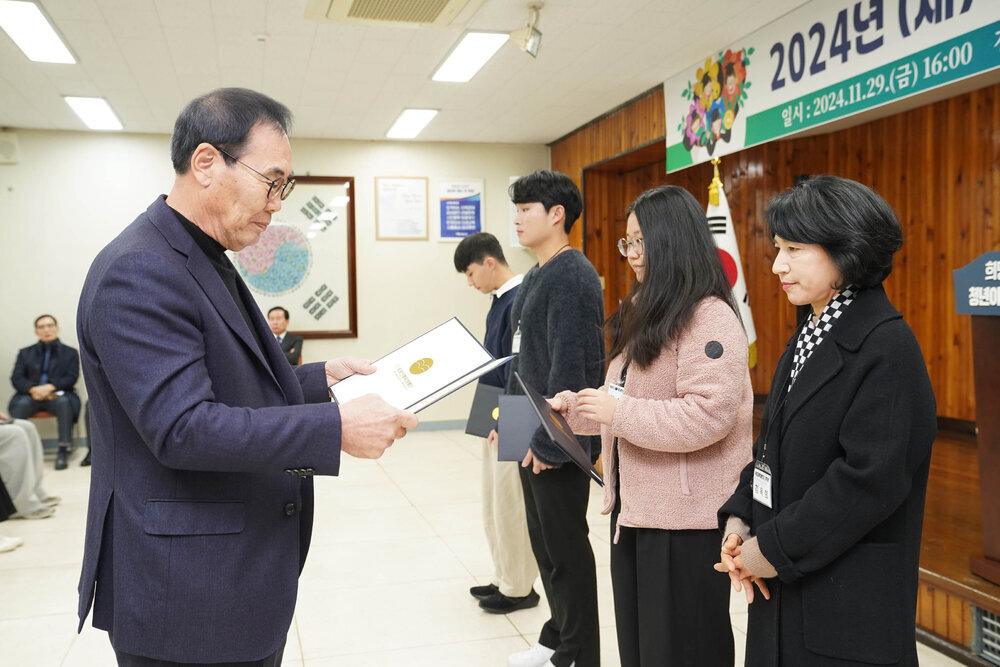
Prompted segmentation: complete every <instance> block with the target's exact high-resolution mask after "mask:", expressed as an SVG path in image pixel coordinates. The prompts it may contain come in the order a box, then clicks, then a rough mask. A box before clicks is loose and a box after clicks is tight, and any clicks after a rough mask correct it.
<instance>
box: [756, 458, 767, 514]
mask: <svg viewBox="0 0 1000 667" xmlns="http://www.w3.org/2000/svg"><path fill="white" fill-rule="evenodd" d="M753 499H754V500H756V501H757V502H758V503H760V504H761V505H763V506H764V507H771V468H770V467H769V466H768V465H767V464H766V463H764V462H763V461H761V460H759V459H758V460H756V461H754V463H753Z"/></svg>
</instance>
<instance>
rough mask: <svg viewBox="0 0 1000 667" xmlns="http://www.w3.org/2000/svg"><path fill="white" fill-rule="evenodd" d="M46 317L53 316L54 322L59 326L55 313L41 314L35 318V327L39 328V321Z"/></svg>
mask: <svg viewBox="0 0 1000 667" xmlns="http://www.w3.org/2000/svg"><path fill="white" fill-rule="evenodd" d="M46 317H51V318H52V322H53V323H55V325H56V326H59V322H58V321H56V318H55V315H39V316H38V317H36V318H35V328H36V329H37V328H38V323H39V322H41V321H42V320H44V319H45V318H46Z"/></svg>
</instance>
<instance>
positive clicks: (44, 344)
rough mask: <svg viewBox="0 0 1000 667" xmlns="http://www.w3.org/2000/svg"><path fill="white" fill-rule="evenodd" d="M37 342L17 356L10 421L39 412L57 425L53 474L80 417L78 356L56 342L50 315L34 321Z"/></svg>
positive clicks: (62, 462) (62, 464) (62, 465)
mask: <svg viewBox="0 0 1000 667" xmlns="http://www.w3.org/2000/svg"><path fill="white" fill-rule="evenodd" d="M35 335H37V336H38V342H37V343H35V344H34V345H29V346H28V347H26V348H24V349H22V350H21V351H19V352H18V353H17V361H16V362H15V363H14V371H13V372H12V373H11V375H10V381H11V384H13V385H14V389H16V390H17V393H16V394H14V396H13V398H11V399H10V405H9V406H8V409H9V411H10V414H11V416H12V417H15V418H17V419H27V418H29V417H31V416H32V415H34V414H37V413H39V412H41V411H43V410H45V411H47V412H51V413H52V414H54V415H55V416H56V421H57V422H58V423H59V451H58V453H57V454H56V466H55V467H56V470H62V469H64V468H65V467H66V454H67V452H68V448H69V446H70V444H71V442H72V440H73V424H74V423H76V419H77V417H78V416H79V415H80V397H79V396H77V395H76V389H75V387H76V381H77V379H79V377H80V355H79V354H78V353H77V351H76V350H75V349H73V348H72V347H70V346H69V345H66V344H64V343H63V342H61V341H60V340H59V324H58V323H57V322H56V318H54V317H53V316H52V315H39V316H38V317H37V318H35Z"/></svg>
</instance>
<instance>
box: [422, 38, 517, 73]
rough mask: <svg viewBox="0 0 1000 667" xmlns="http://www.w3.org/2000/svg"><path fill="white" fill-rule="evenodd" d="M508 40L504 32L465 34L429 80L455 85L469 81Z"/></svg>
mask: <svg viewBox="0 0 1000 667" xmlns="http://www.w3.org/2000/svg"><path fill="white" fill-rule="evenodd" d="M508 39H510V35H509V34H508V33H506V32H467V33H465V36H464V37H463V38H462V41H460V42H459V43H458V45H457V46H456V47H455V48H454V49H452V50H451V53H449V54H448V57H447V58H445V60H444V62H443V63H441V66H440V67H438V68H437V71H436V72H434V75H433V76H431V78H432V79H433V80H435V81H451V82H455V83H465V82H466V81H469V80H470V79H471V78H472V77H474V76H475V75H476V72H478V71H479V70H480V69H481V68H482V66H483V65H485V64H486V62H487V61H488V60H489V59H490V58H492V57H493V54H495V53H496V52H497V51H499V50H500V47H501V46H503V45H504V44H505V43H506V42H507V40H508Z"/></svg>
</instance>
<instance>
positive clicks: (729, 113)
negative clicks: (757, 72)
mask: <svg viewBox="0 0 1000 667" xmlns="http://www.w3.org/2000/svg"><path fill="white" fill-rule="evenodd" d="M753 51H754V50H753V49H752V48H750V49H741V50H739V51H736V52H733V51H732V50H729V49H727V50H726V52H725V54H723V53H722V52H721V51H720V52H719V55H718V57H717V58H716V59H715V60H712V59H711V58H709V59H707V60H706V61H705V64H704V65H703V66H702V67H699V68H698V71H697V73H696V74H695V79H694V81H693V82H690V81H689V82H688V86H687V88H686V89H685V90H684V91H683V92H682V93H681V95H682V96H683V97H684V98H685V99H687V100H690V102H691V105H690V107H689V109H688V113H687V116H686V117H685V118H683V119H682V121H681V124H680V125H679V126H678V127H677V129H678V130H680V131H681V132H683V137H684V138H683V142H684V148H686V149H687V150H688V151H689V152H692V153H693V152H694V151H695V150H697V149H699V148H702V149H704V150H705V151H707V153H708V155H713V154H714V153H715V147H716V145H717V144H718V143H719V142H720V141H725V142H727V143H728V142H729V141H730V139H731V138H732V134H733V129H734V126H736V125H737V123H736V120H737V116H738V115H739V110H740V102H742V101H744V100H746V98H747V89H748V88H750V82H749V81H747V70H746V66H747V65H749V64H750V56H751V55H752V54H753ZM741 120H742V121H744V122H745V120H746V119H745V118H744V119H741ZM740 127H742V125H740ZM692 157H693V156H692Z"/></svg>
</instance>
